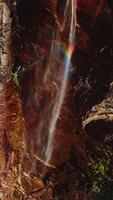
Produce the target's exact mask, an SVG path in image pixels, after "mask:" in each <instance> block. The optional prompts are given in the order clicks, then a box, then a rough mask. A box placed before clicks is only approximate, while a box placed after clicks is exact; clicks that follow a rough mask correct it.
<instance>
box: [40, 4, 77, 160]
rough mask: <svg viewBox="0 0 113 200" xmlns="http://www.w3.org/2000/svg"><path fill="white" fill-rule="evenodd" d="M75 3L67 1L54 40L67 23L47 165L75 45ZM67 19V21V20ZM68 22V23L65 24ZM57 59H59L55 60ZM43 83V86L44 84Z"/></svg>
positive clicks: (51, 121) (46, 158) (47, 150)
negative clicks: (65, 44) (62, 18)
mask: <svg viewBox="0 0 113 200" xmlns="http://www.w3.org/2000/svg"><path fill="white" fill-rule="evenodd" d="M76 6H77V5H76V1H75V0H67V3H66V6H65V9H64V21H63V23H62V24H59V25H60V30H59V31H58V32H57V34H56V38H54V40H56V41H58V40H59V37H60V32H62V33H63V32H64V31H65V30H64V28H65V25H66V24H67V23H70V25H69V36H68V37H69V38H68V41H67V43H68V45H67V49H66V51H65V56H64V62H63V63H62V64H63V65H64V68H63V72H62V80H61V83H60V86H59V89H58V91H57V94H56V97H55V99H54V104H53V108H52V111H51V116H50V122H49V127H48V141H47V147H46V151H45V162H46V163H49V161H50V160H51V155H52V150H53V142H54V136H55V129H56V123H57V120H58V118H59V114H60V111H61V107H62V104H63V102H64V98H65V94H66V86H67V83H68V74H69V70H70V65H71V57H72V53H73V49H74V44H75V27H76V24H77V20H76ZM68 18H69V19H68ZM67 20H69V22H67ZM54 51H55V48H54V44H52V49H51V54H50V59H49V62H48V68H47V72H46V76H45V79H44V80H46V81H47V79H48V76H49V75H50V73H51V68H50V66H51V57H53V55H54ZM56 59H59V58H56ZM46 81H45V84H46Z"/></svg>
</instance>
